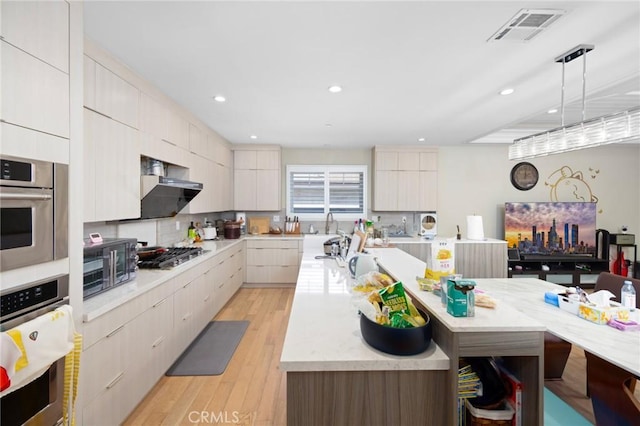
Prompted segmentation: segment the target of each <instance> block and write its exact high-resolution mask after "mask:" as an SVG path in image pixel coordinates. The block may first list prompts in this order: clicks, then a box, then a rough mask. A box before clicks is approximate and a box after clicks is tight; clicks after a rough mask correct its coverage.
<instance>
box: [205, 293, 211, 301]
mask: <svg viewBox="0 0 640 426" xmlns="http://www.w3.org/2000/svg"><path fill="white" fill-rule="evenodd" d="M209 298H210V296H209V295H208V294H207V297H205V298H204V302H205V303H206V302H208V301H209Z"/></svg>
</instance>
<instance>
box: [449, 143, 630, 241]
mask: <svg viewBox="0 0 640 426" xmlns="http://www.w3.org/2000/svg"><path fill="white" fill-rule="evenodd" d="M438 158H439V162H438V219H439V226H438V231H439V233H441V234H447V235H452V236H453V235H454V234H455V232H456V230H455V226H456V225H457V224H459V225H461V230H463V235H465V233H466V230H465V229H464V227H466V216H467V215H470V214H479V215H481V216H483V223H484V232H485V236H487V237H494V238H503V237H504V231H503V226H504V220H503V214H504V209H503V207H504V203H505V202H507V201H552V198H551V189H552V186H551V185H554V184H555V183H556V182H557V181H558V178H559V177H560V176H561V175H560V172H557V171H558V170H559V169H561V168H563V167H566V168H565V169H563V172H564V174H565V175H570V174H573V175H574V178H572V179H565V180H563V181H562V182H561V184H560V186H559V187H558V190H557V194H558V197H557V198H558V201H590V200H589V199H586V200H583V199H576V197H575V196H574V195H573V194H572V191H570V190H569V189H570V188H574V187H575V188H576V191H577V194H578V195H579V196H585V195H589V189H590V193H591V194H592V195H593V196H595V197H596V198H597V202H598V210H599V213H598V217H597V226H598V228H604V229H607V230H608V231H610V232H619V227H620V225H623V224H625V225H628V226H629V233H634V234H636V235H638V236H640V167H639V166H640V145H638V144H635V145H624V144H620V145H609V146H605V147H600V148H591V149H586V150H581V151H574V152H571V153H565V154H557V155H550V156H547V157H541V158H535V159H532V160H528V161H529V162H530V163H532V164H533V165H534V166H536V168H537V169H538V172H539V173H540V180H539V181H538V184H537V185H536V186H535V187H534V188H533V189H531V190H529V191H519V190H517V189H516V188H514V187H513V186H512V185H511V182H510V171H511V168H512V167H513V166H514V165H515V164H516V163H517V162H516V161H509V160H508V147H507V146H503V145H498V146H491V145H479V146H470V145H465V146H457V147H441V148H440V151H439V156H438ZM554 172H556V173H555V174H554ZM579 172H582V182H580V181H578V180H577V177H578V176H577V173H579ZM565 184H569V185H565ZM574 185H575V186H574ZM593 201H596V200H595V199H594V200H593ZM443 236H444V235H443Z"/></svg>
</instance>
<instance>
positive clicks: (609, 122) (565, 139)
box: [509, 44, 640, 160]
mask: <svg viewBox="0 0 640 426" xmlns="http://www.w3.org/2000/svg"><path fill="white" fill-rule="evenodd" d="M593 48H594V46H593V45H587V44H581V45H579V46H576V47H574V48H573V49H571V50H569V51H568V52H566V53H564V54H562V55H560V56H558V57H557V58H555V62H560V63H562V93H561V98H560V108H561V112H562V114H561V116H562V118H561V120H562V122H561V127H558V128H555V129H552V130H548V131H546V132H541V133H536V134H534V135H531V136H527V137H524V138H519V139H515V140H514V141H513V144H512V145H511V146H510V147H509V159H510V160H524V159H529V158H535V157H542V156H545V155H549V154H559V153H561V152H567V151H575V150H578V149H583V148H592V147H595V146H600V145H606V144H612V143H618V142H626V141H631V140H634V139H638V138H640V107H634V108H631V109H628V110H626V111H622V112H619V113H616V114H611V115H606V116H602V117H597V118H592V119H589V120H586V117H585V115H586V114H585V112H586V102H585V92H586V77H587V53H588V52H590V51H592V50H593ZM579 57H582V121H581V122H579V123H574V124H570V125H565V123H564V70H565V64H567V63H568V62H571V61H573V60H574V59H576V58H579Z"/></svg>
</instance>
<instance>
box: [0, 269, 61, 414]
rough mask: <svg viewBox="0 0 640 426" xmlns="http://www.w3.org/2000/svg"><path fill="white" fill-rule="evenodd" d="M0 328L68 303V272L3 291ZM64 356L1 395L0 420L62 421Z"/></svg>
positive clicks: (19, 323)
mask: <svg viewBox="0 0 640 426" xmlns="http://www.w3.org/2000/svg"><path fill="white" fill-rule="evenodd" d="M0 300H1V304H0V306H1V308H0V311H1V314H0V331H6V330H10V329H12V328H14V327H17V326H19V325H21V324H23V323H25V322H27V321H30V320H32V319H35V318H37V317H39V316H41V315H43V314H45V313H47V312H50V311H53V310H55V309H56V308H58V307H60V306H62V305H64V304H67V303H69V276H68V275H62V276H59V277H54V278H49V279H45V280H42V281H38V282H35V283H29V284H25V285H22V286H19V287H15V288H12V289H11V290H9V291H6V292H4V291H3V292H2V295H0ZM64 364H65V360H64V357H62V358H60V359H59V360H58V361H57V362H54V363H53V364H52V365H51V366H50V367H49V369H48V370H47V371H45V372H44V373H43V374H42V375H41V376H39V377H38V378H36V379H35V380H33V381H31V382H29V383H28V384H27V385H25V386H23V387H21V388H19V389H17V390H15V391H13V392H11V393H9V394H6V395H4V396H2V398H0V424H1V425H3V426H13V425H23V424H24V425H57V424H60V423H62V398H63V392H64V368H65V365H64Z"/></svg>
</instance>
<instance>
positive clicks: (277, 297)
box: [124, 287, 294, 426]
mask: <svg viewBox="0 0 640 426" xmlns="http://www.w3.org/2000/svg"><path fill="white" fill-rule="evenodd" d="M293 292H294V289H293V287H291V288H259V289H247V288H241V289H240V290H239V291H238V292H237V293H236V294H235V296H234V297H233V298H232V299H231V300H230V301H229V302H228V303H227V305H226V306H225V307H224V308H223V309H222V310H221V311H220V312H219V313H218V315H217V316H216V318H215V319H216V320H249V321H250V325H249V328H248V329H247V331H246V332H245V334H244V336H243V337H242V340H241V341H240V344H239V345H238V348H237V349H236V351H235V353H234V355H233V358H232V359H231V361H230V363H229V365H228V366H227V369H226V371H225V372H224V373H223V374H221V375H219V376H194V377H175V376H174V377H167V376H164V377H162V378H161V379H160V381H159V382H158V383H157V384H156V386H155V387H154V388H153V389H152V390H151V392H150V393H149V394H148V395H147V397H146V398H145V399H144V400H143V401H142V402H141V403H140V404H139V405H138V407H137V408H136V409H135V410H134V412H133V413H131V415H130V416H129V417H128V418H127V420H126V421H125V423H124V424H125V425H145V426H149V425H194V424H203V425H204V424H209V425H210V424H236V425H243V426H244V425H252V426H272V425H286V382H285V378H286V377H285V374H284V373H282V372H281V371H280V370H279V369H278V365H279V363H280V354H281V352H282V344H283V342H284V335H285V333H286V330H287V323H288V320H289V312H290V310H291V304H292V300H293Z"/></svg>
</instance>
